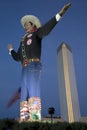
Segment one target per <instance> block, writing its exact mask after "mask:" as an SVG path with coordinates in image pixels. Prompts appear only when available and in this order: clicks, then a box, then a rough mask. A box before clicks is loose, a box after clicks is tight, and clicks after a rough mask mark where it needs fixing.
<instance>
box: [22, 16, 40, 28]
mask: <svg viewBox="0 0 87 130" xmlns="http://www.w3.org/2000/svg"><path fill="white" fill-rule="evenodd" d="M26 22H32V23H33V24H34V25H36V27H37V28H39V27H41V22H40V20H39V19H38V18H37V17H36V16H34V15H25V16H23V17H22V18H21V24H22V26H23V27H24V24H25V23H26Z"/></svg>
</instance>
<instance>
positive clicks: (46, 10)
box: [0, 0, 87, 118]
mask: <svg viewBox="0 0 87 130" xmlns="http://www.w3.org/2000/svg"><path fill="white" fill-rule="evenodd" d="M68 2H71V3H72V6H71V7H70V9H69V10H68V11H67V13H66V14H65V15H64V16H63V18H62V19H61V20H60V21H59V23H58V24H57V25H56V26H55V28H54V29H53V30H52V32H51V33H50V34H49V35H48V36H46V37H45V38H44V39H43V42H42V57H41V61H42V65H43V71H42V80H41V97H42V115H47V114H48V108H49V107H51V106H52V107H54V108H55V114H56V115H60V104H59V93H58V74H57V73H58V71H57V48H58V47H59V46H60V44H61V43H62V42H65V43H67V44H68V45H69V46H70V47H71V49H72V53H73V58H74V67H75V73H76V81H77V90H78V97H79V104H80V111H81V115H82V116H87V103H86V99H87V60H86V59H87V58H86V57H87V0H7V1H6V0H1V1H0V59H1V60H0V118H6V117H8V118H9V117H18V116H19V101H18V102H16V103H15V104H13V106H12V107H10V108H9V109H7V108H6V105H7V103H8V101H9V100H10V98H11V97H12V95H13V94H14V92H15V91H16V90H17V89H18V87H19V86H20V77H21V64H20V63H18V62H16V61H14V60H13V59H12V57H11V56H10V55H9V54H8V50H7V45H8V44H9V43H12V44H13V47H14V49H15V50H17V49H18V47H19V44H20V39H21V37H22V36H23V35H24V33H25V31H24V30H23V28H22V26H21V24H20V19H21V17H22V16H23V15H25V14H33V15H35V16H37V17H38V18H39V19H40V20H41V22H42V24H44V23H46V22H47V21H48V20H49V19H50V18H51V17H53V16H55V15H56V13H57V12H58V11H59V10H60V9H61V8H62V7H63V6H64V5H65V4H66V3H68Z"/></svg>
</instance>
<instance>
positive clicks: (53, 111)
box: [48, 107, 55, 123]
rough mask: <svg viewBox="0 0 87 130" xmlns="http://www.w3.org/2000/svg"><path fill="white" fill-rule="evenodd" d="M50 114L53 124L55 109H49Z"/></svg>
mask: <svg viewBox="0 0 87 130" xmlns="http://www.w3.org/2000/svg"><path fill="white" fill-rule="evenodd" d="M48 113H49V114H50V115H51V123H52V122H53V114H54V113H55V109H54V107H49V108H48Z"/></svg>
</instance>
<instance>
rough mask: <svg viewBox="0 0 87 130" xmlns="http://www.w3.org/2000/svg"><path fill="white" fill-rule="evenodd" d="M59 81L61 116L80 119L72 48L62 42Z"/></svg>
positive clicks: (69, 119) (65, 118)
mask: <svg viewBox="0 0 87 130" xmlns="http://www.w3.org/2000/svg"><path fill="white" fill-rule="evenodd" d="M57 61H58V83H59V86H58V87H59V97H60V111H61V117H62V118H63V119H64V121H68V122H75V121H79V119H80V108H79V101H78V93H77V84H76V77H75V69H74V62H73V55H72V50H71V48H70V47H69V46H68V45H67V44H65V43H62V44H61V45H60V46H59V47H58V50H57Z"/></svg>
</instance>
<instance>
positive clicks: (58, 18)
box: [56, 14, 61, 22]
mask: <svg viewBox="0 0 87 130" xmlns="http://www.w3.org/2000/svg"><path fill="white" fill-rule="evenodd" d="M60 19H61V16H60V15H59V14H56V21H57V22H58V21H59V20H60Z"/></svg>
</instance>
